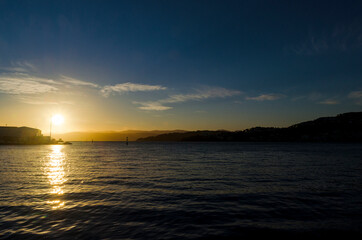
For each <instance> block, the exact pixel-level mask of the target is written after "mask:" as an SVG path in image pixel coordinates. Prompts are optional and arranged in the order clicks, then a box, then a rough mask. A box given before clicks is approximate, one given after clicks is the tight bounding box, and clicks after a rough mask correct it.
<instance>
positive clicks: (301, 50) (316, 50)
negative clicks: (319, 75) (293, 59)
mask: <svg viewBox="0 0 362 240" xmlns="http://www.w3.org/2000/svg"><path fill="white" fill-rule="evenodd" d="M361 36H362V27H361V26H360V23H359V22H354V23H352V24H350V25H341V24H339V25H335V26H333V27H332V28H330V29H324V30H323V31H319V32H318V33H316V32H313V33H312V32H311V33H309V35H308V37H307V38H305V39H304V40H303V41H301V42H299V43H298V44H292V45H289V46H286V47H285V50H286V52H291V53H294V54H297V55H318V54H323V53H326V52H329V51H334V52H336V51H337V52H345V51H350V50H354V49H359V48H361V47H362V37H361Z"/></svg>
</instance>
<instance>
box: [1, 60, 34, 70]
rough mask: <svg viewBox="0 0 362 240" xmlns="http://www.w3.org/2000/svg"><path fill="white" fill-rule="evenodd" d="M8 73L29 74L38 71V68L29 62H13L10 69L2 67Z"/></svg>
mask: <svg viewBox="0 0 362 240" xmlns="http://www.w3.org/2000/svg"><path fill="white" fill-rule="evenodd" d="M1 69H2V70H5V71H7V72H13V73H14V72H18V73H19V72H20V73H29V72H35V71H37V68H36V67H35V66H34V65H33V64H31V63H30V62H28V61H17V62H11V66H10V67H2V68H1Z"/></svg>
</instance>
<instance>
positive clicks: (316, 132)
mask: <svg viewBox="0 0 362 240" xmlns="http://www.w3.org/2000/svg"><path fill="white" fill-rule="evenodd" d="M53 136H54V139H53V138H52V139H51V138H50V137H49V136H43V135H42V134H41V131H40V130H39V129H35V128H29V127H20V128H19V127H4V126H3V127H1V126H0V144H63V141H62V140H61V139H67V141H126V140H127V141H139V142H154V141H170V142H197V141H198V142H216V141H220V142H362V112H349V113H343V114H339V115H337V116H335V117H321V118H318V119H316V120H312V121H307V122H302V123H298V124H295V125H292V126H289V127H283V128H276V127H254V128H250V129H246V130H240V131H226V130H218V131H208V130H205V131H200V130H199V131H185V130H168V131H162V130H154V131H142V130H127V131H119V132H117V131H109V132H70V133H64V134H54V135H53ZM55 139H60V140H55Z"/></svg>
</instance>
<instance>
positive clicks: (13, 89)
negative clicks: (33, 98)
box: [0, 74, 58, 95]
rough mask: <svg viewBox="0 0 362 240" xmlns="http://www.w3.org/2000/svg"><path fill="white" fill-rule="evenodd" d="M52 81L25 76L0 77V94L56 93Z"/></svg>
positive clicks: (54, 83)
mask: <svg viewBox="0 0 362 240" xmlns="http://www.w3.org/2000/svg"><path fill="white" fill-rule="evenodd" d="M56 84H57V83H56V82H55V81H54V80H52V79H47V78H39V77H33V76H29V75H27V74H11V75H0V92H3V93H7V94H14V95H18V94H38V93H48V92H53V91H57V90H58V88H57V87H56V86H54V85H56Z"/></svg>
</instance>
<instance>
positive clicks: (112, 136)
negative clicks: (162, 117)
mask: <svg viewBox="0 0 362 240" xmlns="http://www.w3.org/2000/svg"><path fill="white" fill-rule="evenodd" d="M170 132H185V131H182V130H154V131H142V130H126V131H108V132H69V133H59V134H56V133H54V134H53V136H54V137H55V138H57V139H58V138H62V139H67V141H92V140H94V141H125V140H126V137H128V140H129V141H136V140H137V139H139V138H145V137H149V136H156V135H160V134H165V133H170Z"/></svg>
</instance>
